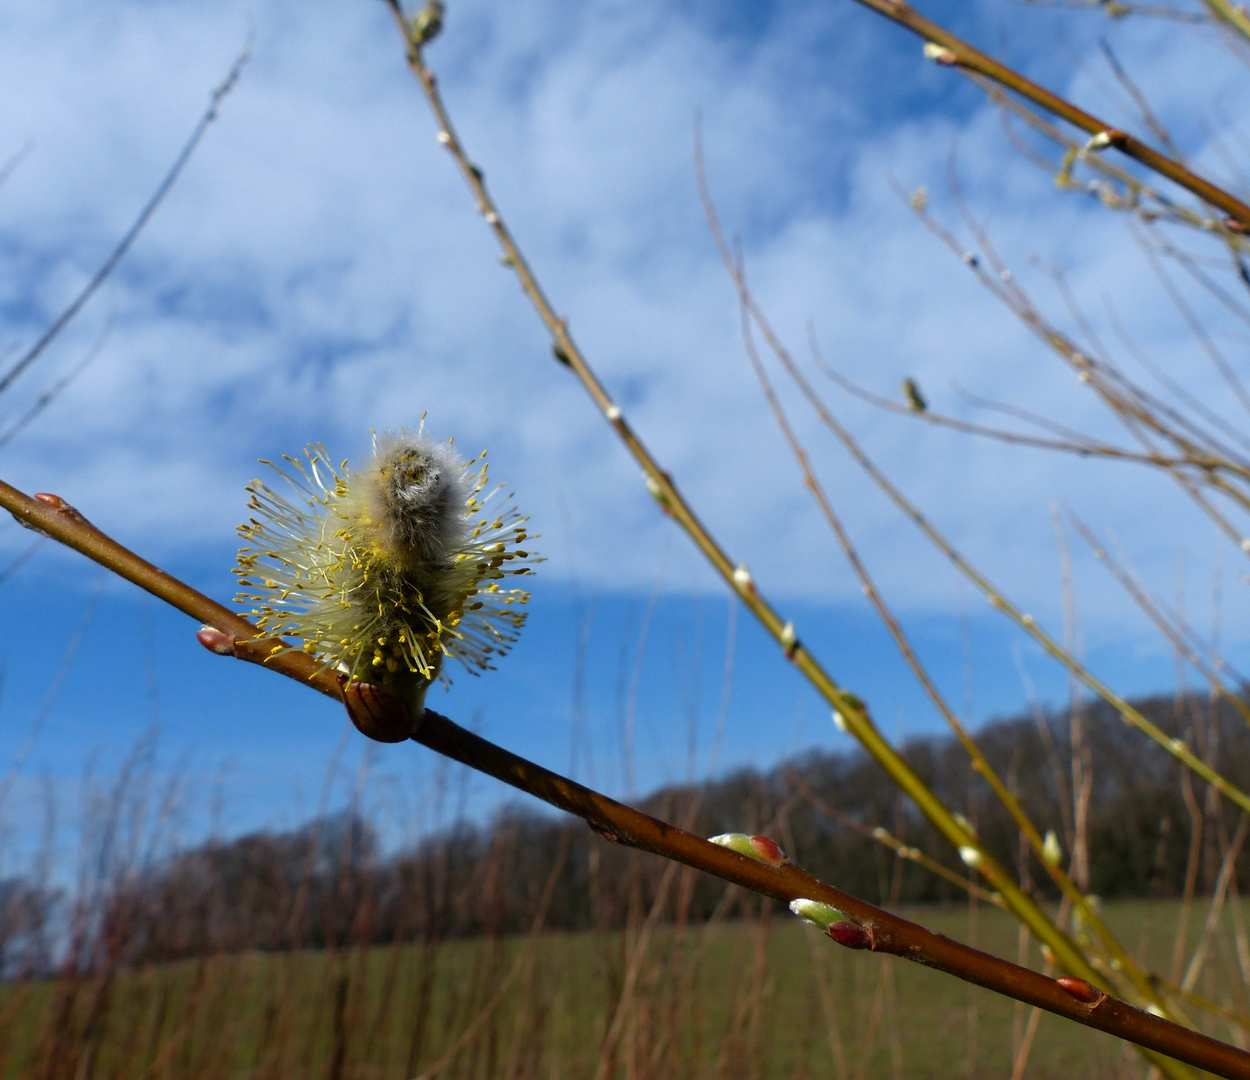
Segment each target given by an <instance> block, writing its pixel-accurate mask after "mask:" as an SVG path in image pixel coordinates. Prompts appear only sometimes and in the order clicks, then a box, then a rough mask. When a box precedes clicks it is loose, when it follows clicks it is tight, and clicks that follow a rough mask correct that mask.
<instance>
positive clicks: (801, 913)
mask: <svg viewBox="0 0 1250 1080" xmlns="http://www.w3.org/2000/svg"><path fill="white" fill-rule="evenodd" d="M790 910H791V911H793V912H794V914H796V915H797V916H798V917H799V918H800V919H802V920H803V921H804V922H809V923H811V924H812V925H813V926H819V927H820V928H821V929H822V930H828V929H829V927H831V926H832V925H833V924H834V923H836V922H842V921H843V920H844V919H845V918H846V916H845V915H844V914H843V913H842V912H841V911H839V910H838V909H837V908H836V907H834V906H833V905H832V904H824V903H821V901H819V900H791V901H790Z"/></svg>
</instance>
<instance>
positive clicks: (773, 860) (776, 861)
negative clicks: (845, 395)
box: [749, 836, 786, 866]
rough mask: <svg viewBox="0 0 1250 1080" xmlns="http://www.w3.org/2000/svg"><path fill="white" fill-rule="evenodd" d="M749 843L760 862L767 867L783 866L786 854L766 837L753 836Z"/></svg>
mask: <svg viewBox="0 0 1250 1080" xmlns="http://www.w3.org/2000/svg"><path fill="white" fill-rule="evenodd" d="M749 842H750V844H751V847H752V848H754V849H755V853H756V855H758V856H759V858H760V860H761V861H763V862H766V863H768V865H769V866H783V865H784V864H785V861H786V853H785V852H784V851H782V850H781V848H779V847H778V846H777V845H776V844H775V843H774V842H773V841H772V840H769V839H768V837H767V836H753V837H751V839H750V841H749Z"/></svg>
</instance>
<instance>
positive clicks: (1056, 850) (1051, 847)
mask: <svg viewBox="0 0 1250 1080" xmlns="http://www.w3.org/2000/svg"><path fill="white" fill-rule="evenodd" d="M1062 861H1063V848H1061V847H1060V846H1059V837H1058V836H1057V835H1056V833H1055V830H1054V829H1047V830H1046V839H1045V840H1043V841H1042V862H1044V863H1045V864H1046V865H1047V866H1058V865H1059V864H1060V863H1061V862H1062Z"/></svg>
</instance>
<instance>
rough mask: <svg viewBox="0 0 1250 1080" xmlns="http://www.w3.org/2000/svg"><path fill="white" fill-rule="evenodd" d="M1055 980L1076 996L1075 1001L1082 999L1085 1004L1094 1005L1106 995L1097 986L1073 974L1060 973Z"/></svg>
mask: <svg viewBox="0 0 1250 1080" xmlns="http://www.w3.org/2000/svg"><path fill="white" fill-rule="evenodd" d="M1055 982H1057V983H1058V984H1059V985H1060V986H1062V987H1063V988H1064V989H1065V990H1066V991H1067V992H1068V993H1069V994H1071V995H1072V996H1073V997H1074V998H1076V1000H1077V1001H1083V1002H1085V1004H1086V1005H1094V1004H1096V1003H1097V1002H1099V1001H1101V1000H1102V999H1103V998H1105V997H1106V996H1107V995H1106V994H1104V993H1103V992H1102V991H1101V990H1099V989H1098V987H1096V986H1094V985H1093V984H1091V983H1088V982H1086V981H1085V980H1084V979H1078V978H1076V977H1075V976H1073V975H1062V976H1060V977H1059V978H1058V979H1056V980H1055Z"/></svg>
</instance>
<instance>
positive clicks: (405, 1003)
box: [0, 887, 1246, 1080]
mask: <svg viewBox="0 0 1250 1080" xmlns="http://www.w3.org/2000/svg"><path fill="white" fill-rule="evenodd" d="M737 892H738V890H736V889H734V888H733V887H731V890H730V897H729V901H728V903H727V905H726V906H727V907H729V906H731V905H732V904H733V903H734V902H735V898H734V894H737ZM737 899H738V900H741V899H742V897H740V896H739V897H737ZM747 902H748V903H753V901H747ZM1243 909H1244V905H1243ZM906 913H907V914H908V915H909V916H910V917H912V918H914V919H916V920H917V921H919V922H923V923H924V924H926V925H928V926H929V927H930V928H932V929H935V930H939V931H941V932H942V933H945V934H948V935H949V936H952V937H956V938H960V939H963V940H966V941H969V942H972V943H975V944H978V945H979V946H981V947H983V948H986V949H988V950H990V951H994V952H997V953H999V954H1000V955H1005V956H1015V955H1017V953H1018V950H1019V931H1018V928H1017V925H1016V924H1015V922H1014V920H1013V919H1012V918H1011V916H1010V915H1008V914H1007V913H1005V912H1002V911H1000V910H997V909H995V908H994V907H992V906H988V905H984V904H978V905H975V906H962V907H961V906H954V905H952V906H943V907H928V906H926V907H921V908H909V909H906ZM1179 914H1180V902H1179V901H1170V900H1156V901H1121V902H1116V903H1109V904H1107V905H1106V906H1105V915H1106V919H1107V922H1108V923H1109V924H1110V925H1111V926H1112V927H1113V929H1114V930H1115V931H1116V933H1117V934H1118V935H1119V936H1120V937H1121V940H1124V941H1128V942H1133V943H1135V944H1136V945H1137V947H1138V952H1137V956H1138V958H1139V959H1140V960H1141V961H1142V962H1143V963H1144V964H1152V965H1156V966H1157V967H1159V968H1166V967H1167V966H1168V964H1169V960H1170V955H1171V951H1172V945H1173V943H1174V941H1175V939H1176V929H1177V926H1178V921H1177V920H1178V917H1179ZM1206 921H1207V908H1206V906H1205V905H1204V904H1201V903H1199V904H1197V905H1194V907H1193V909H1192V910H1191V911H1190V913H1189V925H1188V931H1187V932H1188V935H1189V940H1190V941H1191V942H1198V941H1200V940H1201V938H1202V934H1203V930H1204V926H1205V925H1206ZM1235 957H1236V943H1235V935H1234V928H1233V920H1232V919H1231V918H1230V912H1229V910H1227V909H1226V910H1225V911H1224V912H1223V913H1222V914H1221V917H1220V919H1219V921H1218V925H1216V926H1213V928H1212V937H1211V939H1210V952H1209V959H1208V961H1207V963H1206V965H1205V966H1204V968H1203V971H1202V974H1201V976H1200V978H1199V980H1198V982H1197V984H1196V986H1195V988H1194V990H1195V992H1197V993H1199V994H1201V995H1202V996H1203V997H1206V998H1208V999H1212V1000H1216V1001H1226V1002H1229V1003H1230V1004H1235V1005H1239V1006H1241V1007H1242V1011H1244V1001H1243V1000H1242V999H1243V998H1244V994H1245V990H1244V986H1243V985H1242V983H1241V981H1240V976H1239V975H1238V974H1237V961H1236V959H1235ZM1030 960H1031V961H1032V962H1033V963H1035V964H1040V963H1041V958H1040V957H1039V956H1038V955H1037V954H1036V949H1034V950H1033V954H1032V956H1030ZM1241 1023H1242V1024H1245V1023H1246V1021H1244V1020H1243V1021H1241ZM1207 1027H1208V1029H1209V1030H1210V1031H1211V1032H1212V1033H1213V1034H1217V1035H1220V1036H1221V1037H1223V1038H1226V1039H1230V1040H1232V1041H1236V1042H1242V1037H1243V1035H1244V1028H1243V1027H1238V1026H1237V1025H1236V1024H1234V1023H1231V1022H1230V1023H1226V1022H1220V1023H1218V1024H1214V1025H1211V1024H1208V1025H1207ZM1026 1037H1027V1038H1028V1041H1029V1044H1030V1045H1029V1053H1028V1055H1027V1058H1024V1057H1023V1056H1022V1055H1021V1053H1020V1050H1021V1045H1022V1043H1023V1041H1024V1040H1025V1038H1026ZM0 1058H2V1062H3V1064H2V1066H0V1068H2V1075H3V1076H5V1077H41V1078H48V1080H51V1078H53V1077H77V1076H88V1075H89V1076H93V1077H99V1078H112V1077H119V1078H120V1077H126V1078H137V1077H145V1078H155V1077H171V1078H172V1077H197V1078H210V1077H211V1078H218V1077H220V1078H257V1080H259V1078H262V1077H327V1078H347V1077H353V1078H360V1080H366V1078H368V1080H371V1078H379V1080H380V1078H383V1077H395V1078H409V1077H434V1076H440V1077H446V1078H452V1077H465V1078H468V1077H481V1078H488V1077H489V1078H492V1080H495V1078H511V1080H521V1078H529V1077H534V1078H537V1077H544V1078H547V1077H550V1078H557V1077H560V1078H581V1077H586V1078H590V1077H604V1078H606V1077H630V1078H638V1080H642V1078H645V1077H673V1078H676V1077H691V1078H694V1077H718V1078H742V1080H746V1078H761V1080H762V1078H766V1077H808V1076H813V1077H837V1078H838V1080H843V1078H846V1080H851V1078H861V1077H862V1078H868V1077H903V1076H906V1077H957V1076H963V1077H982V1076H985V1077H988V1076H994V1077H1004V1076H1012V1075H1013V1074H1014V1075H1027V1076H1029V1077H1034V1078H1039V1080H1040V1078H1043V1077H1066V1076H1074V1075H1085V1076H1099V1077H1114V1076H1120V1075H1124V1076H1128V1075H1136V1071H1137V1069H1138V1063H1137V1060H1136V1055H1134V1054H1133V1053H1132V1050H1131V1048H1129V1047H1128V1046H1126V1045H1124V1044H1121V1043H1120V1042H1119V1041H1118V1040H1115V1039H1112V1038H1110V1037H1108V1036H1106V1035H1103V1034H1101V1033H1099V1032H1096V1031H1090V1030H1087V1029H1084V1028H1081V1027H1079V1026H1077V1025H1075V1024H1071V1023H1068V1022H1066V1021H1064V1020H1061V1019H1059V1018H1056V1017H1053V1016H1047V1015H1042V1016H1041V1017H1040V1023H1038V1025H1037V1027H1036V1030H1034V1031H1032V1032H1030V1010H1027V1009H1025V1008H1024V1007H1023V1006H1021V1005H1019V1004H1017V1003H1013V1002H1011V1001H1009V1000H1007V999H1005V998H1002V997H999V996H997V995H995V994H991V993H989V992H987V991H983V990H981V989H979V988H976V987H971V986H968V985H965V984H961V983H958V982H956V981H954V980H952V979H950V978H949V977H947V976H945V975H943V974H942V973H940V972H935V971H930V970H927V969H925V968H923V967H921V966H919V965H916V964H911V963H907V962H905V961H902V960H899V959H896V958H892V957H885V956H874V955H864V954H858V953H853V952H850V951H848V950H844V949H838V948H836V947H835V946H834V945H833V944H832V943H831V942H829V941H828V940H826V939H824V938H823V937H822V936H821V935H820V934H819V933H818V932H816V931H815V930H813V929H811V928H809V927H805V926H803V925H800V924H798V923H796V922H795V921H794V920H792V919H790V918H789V917H783V916H782V914H781V913H779V912H778V911H776V910H772V909H770V908H766V909H765V910H762V911H758V910H757V911H756V913H755V915H754V916H753V917H746V918H742V917H735V918H733V919H714V920H712V921H710V922H708V923H707V924H705V925H702V926H695V925H688V926H681V925H679V924H678V925H672V924H670V925H663V926H655V925H651V924H649V923H648V922H647V921H645V920H644V921H643V922H642V923H641V924H638V925H632V926H629V927H627V928H626V929H624V930H622V931H618V932H603V931H590V932H584V933H543V932H539V933H532V934H528V935H511V936H506V937H490V936H487V937H480V938H471V939H462V940H453V941H445V942H441V943H438V942H425V943H415V944H413V943H407V944H398V945H395V946H393V947H377V946H374V947H366V948H349V949H344V950H317V951H313V950H305V951H298V952H291V953H260V952H255V951H252V952H246V953H240V954H236V955H216V956H210V957H206V958H202V959H197V960H187V961H179V962H174V963H165V964H153V965H149V966H144V967H141V968H138V969H136V970H132V971H126V972H124V973H117V974H115V975H114V976H111V977H102V976H98V975H96V976H91V975H84V976H82V977H79V978H76V977H72V976H61V977H59V978H55V979H45V980H22V981H16V982H12V983H9V984H7V985H5V986H4V987H3V988H2V989H0Z"/></svg>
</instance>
